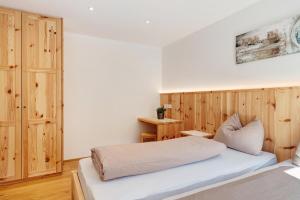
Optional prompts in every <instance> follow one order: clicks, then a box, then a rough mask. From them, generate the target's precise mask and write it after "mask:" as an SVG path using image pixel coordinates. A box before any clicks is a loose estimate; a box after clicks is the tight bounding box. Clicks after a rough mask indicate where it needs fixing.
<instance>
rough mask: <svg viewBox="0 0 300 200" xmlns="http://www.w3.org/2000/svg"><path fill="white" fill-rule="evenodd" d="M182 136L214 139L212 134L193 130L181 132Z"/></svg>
mask: <svg viewBox="0 0 300 200" xmlns="http://www.w3.org/2000/svg"><path fill="white" fill-rule="evenodd" d="M180 133H181V136H183V137H184V136H198V137H205V138H208V139H212V138H213V137H214V135H213V134H211V133H206V132H203V131H197V130H191V131H180Z"/></svg>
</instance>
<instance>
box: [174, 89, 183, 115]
mask: <svg viewBox="0 0 300 200" xmlns="http://www.w3.org/2000/svg"><path fill="white" fill-rule="evenodd" d="M182 96H183V95H182V94H181V93H178V94H171V104H172V109H171V118H172V119H177V120H182V119H183V107H182V105H183V102H182Z"/></svg>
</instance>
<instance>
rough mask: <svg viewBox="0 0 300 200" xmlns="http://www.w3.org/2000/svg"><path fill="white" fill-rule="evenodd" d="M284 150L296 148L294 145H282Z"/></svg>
mask: <svg viewBox="0 0 300 200" xmlns="http://www.w3.org/2000/svg"><path fill="white" fill-rule="evenodd" d="M283 149H285V150H291V149H296V146H290V147H283Z"/></svg>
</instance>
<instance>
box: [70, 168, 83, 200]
mask: <svg viewBox="0 0 300 200" xmlns="http://www.w3.org/2000/svg"><path fill="white" fill-rule="evenodd" d="M72 199H73V200H85V198H84V195H83V191H82V187H81V184H80V180H79V177H78V172H77V170H74V171H72Z"/></svg>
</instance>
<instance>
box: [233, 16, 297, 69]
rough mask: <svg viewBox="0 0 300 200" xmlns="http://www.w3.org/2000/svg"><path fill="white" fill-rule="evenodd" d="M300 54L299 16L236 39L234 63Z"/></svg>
mask: <svg viewBox="0 0 300 200" xmlns="http://www.w3.org/2000/svg"><path fill="white" fill-rule="evenodd" d="M297 52H300V15H299V16H296V17H291V18H289V19H286V20H283V21H281V22H279V23H277V24H274V25H271V26H267V27H264V28H261V29H257V30H254V31H250V32H248V33H244V34H242V35H238V36H237V37H236V63H237V64H241V63H247V62H251V61H255V60H261V59H266V58H272V57H276V56H283V55H288V54H293V53H297Z"/></svg>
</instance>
